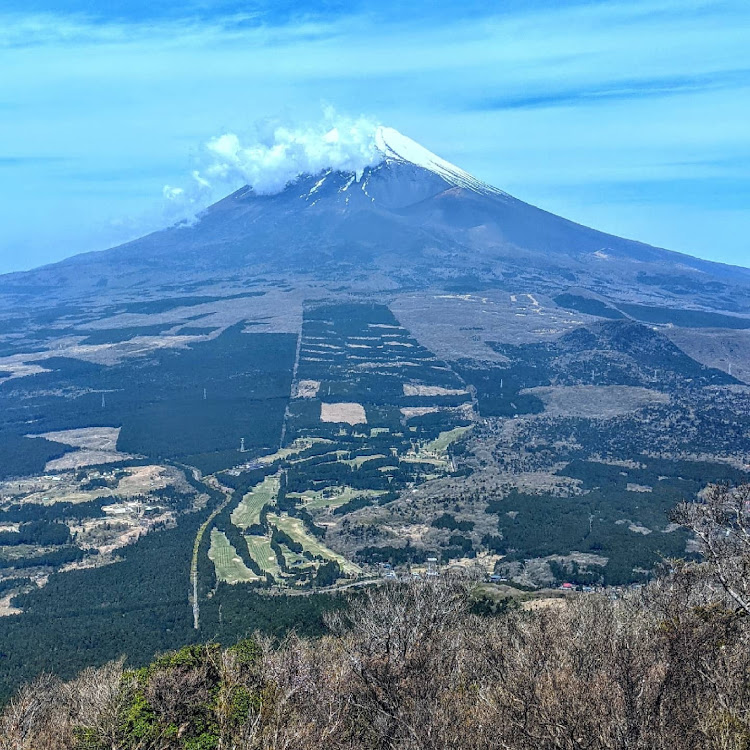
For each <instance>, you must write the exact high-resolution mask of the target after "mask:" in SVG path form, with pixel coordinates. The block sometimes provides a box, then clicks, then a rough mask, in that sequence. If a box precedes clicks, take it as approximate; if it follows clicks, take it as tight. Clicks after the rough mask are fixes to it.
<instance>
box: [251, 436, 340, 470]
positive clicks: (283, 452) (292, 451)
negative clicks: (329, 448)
mask: <svg viewBox="0 0 750 750" xmlns="http://www.w3.org/2000/svg"><path fill="white" fill-rule="evenodd" d="M330 442H331V441H330V440H326V439H325V438H317V437H316V438H297V439H296V440H295V441H294V442H293V443H292V444H291V445H288V446H287V447H286V448H280V449H279V450H277V451H276V453H269V454H268V455H267V456H261V457H260V458H259V459H258V462H259V463H262V464H272V463H273V462H274V461H281V460H284V459H287V458H289V457H290V456H294V455H296V454H297V453H302V452H303V451H306V450H307V449H308V448H311V447H312V446H313V445H315V444H316V443H330Z"/></svg>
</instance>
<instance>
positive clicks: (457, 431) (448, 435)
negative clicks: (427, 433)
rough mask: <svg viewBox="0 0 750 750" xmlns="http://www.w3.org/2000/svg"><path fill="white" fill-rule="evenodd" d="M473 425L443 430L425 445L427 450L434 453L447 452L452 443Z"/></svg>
mask: <svg viewBox="0 0 750 750" xmlns="http://www.w3.org/2000/svg"><path fill="white" fill-rule="evenodd" d="M470 429H471V427H470V426H469V427H455V428H454V429H452V430H447V431H446V432H441V433H440V434H439V435H438V436H437V437H436V438H435V439H434V440H432V441H430V442H429V443H427V445H425V447H424V449H425V450H426V451H432V452H433V453H445V452H446V451H447V450H448V446H449V445H450V444H451V443H455V442H456V440H458V439H459V438H460V437H461V436H462V435H463V434H464V433H466V432H468V431H469V430H470Z"/></svg>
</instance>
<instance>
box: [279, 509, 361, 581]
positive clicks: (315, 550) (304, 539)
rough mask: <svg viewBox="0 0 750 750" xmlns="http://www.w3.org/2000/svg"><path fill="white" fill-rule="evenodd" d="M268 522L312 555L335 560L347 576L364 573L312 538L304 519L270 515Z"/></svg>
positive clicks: (357, 566)
mask: <svg viewBox="0 0 750 750" xmlns="http://www.w3.org/2000/svg"><path fill="white" fill-rule="evenodd" d="M268 520H269V521H270V522H271V523H272V524H273V525H274V526H276V528H278V529H279V531H283V532H284V533H286V534H289V536H290V537H291V538H292V539H294V541H295V542H298V543H299V544H301V545H302V548H303V549H304V550H305V551H306V552H309V553H310V554H311V555H314V556H317V557H322V558H324V559H326V560H335V561H336V562H337V563H338V564H339V565H340V566H341V569H342V570H343V571H344V573H346V574H347V575H358V574H359V573H361V572H362V568H360V567H359V565H355V564H354V563H353V562H350V561H349V560H347V559H346V558H345V557H343V556H341V555H339V554H337V553H336V552H334V551H333V550H331V549H329V548H328V547H326V546H325V545H324V544H323V543H322V542H321V541H319V540H318V539H316V538H315V537H314V536H312V534H309V533H308V531H307V529H306V528H305V525H304V523H303V522H302V519H300V518H293V517H291V516H287V515H281V516H276V515H274V516H271V515H269V517H268Z"/></svg>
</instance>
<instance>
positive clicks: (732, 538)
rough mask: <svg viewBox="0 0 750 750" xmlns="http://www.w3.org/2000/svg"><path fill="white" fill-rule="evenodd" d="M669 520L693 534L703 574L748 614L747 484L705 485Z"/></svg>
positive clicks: (749, 546) (749, 544) (749, 543)
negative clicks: (697, 494)
mask: <svg viewBox="0 0 750 750" xmlns="http://www.w3.org/2000/svg"><path fill="white" fill-rule="evenodd" d="M672 520H673V521H674V522H675V523H678V524H680V526H683V527H685V528H686V529H689V530H690V531H692V532H693V533H694V534H695V536H696V537H697V539H698V541H699V543H700V546H701V552H702V554H703V559H704V562H703V563H702V565H703V567H704V569H705V572H706V573H708V574H709V575H710V576H711V577H712V578H714V579H715V580H716V581H718V582H719V583H720V584H721V586H722V588H723V589H724V591H726V593H727V594H728V595H729V596H730V597H731V598H732V599H733V600H734V602H735V603H736V604H737V607H738V611H739V612H741V613H742V614H750V484H743V485H739V486H737V487H732V486H730V485H728V484H712V485H709V486H708V487H707V488H706V489H705V491H704V492H703V493H702V496H701V497H700V499H699V500H698V501H696V502H690V503H688V502H683V503H680V504H679V505H678V506H677V507H676V508H675V509H674V510H673V512H672Z"/></svg>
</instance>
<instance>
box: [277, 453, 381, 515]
mask: <svg viewBox="0 0 750 750" xmlns="http://www.w3.org/2000/svg"><path fill="white" fill-rule="evenodd" d="M368 458H370V456H368ZM384 494H385V490H356V489H354V488H353V487H326V488H325V489H323V490H317V491H315V492H313V491H312V490H309V491H307V492H297V493H295V492H290V493H289V496H290V497H300V498H302V499H303V500H304V501H305V508H307V510H320V509H321V508H338V507H339V505H343V504H344V503H348V502H349V501H350V500H351V499H352V498H354V497H377V496H378V495H384Z"/></svg>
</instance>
